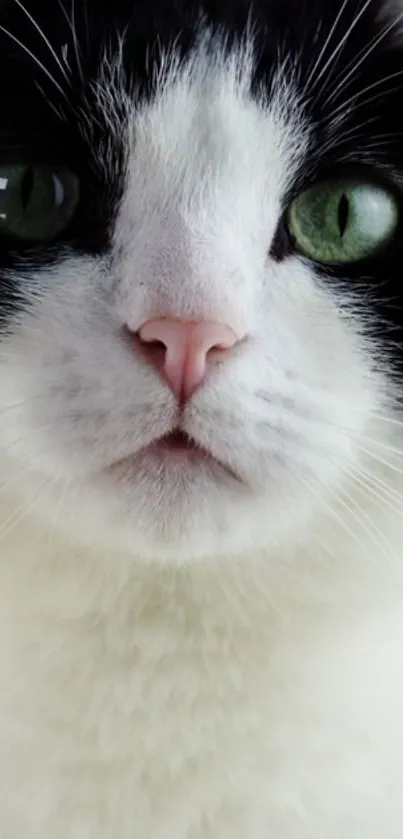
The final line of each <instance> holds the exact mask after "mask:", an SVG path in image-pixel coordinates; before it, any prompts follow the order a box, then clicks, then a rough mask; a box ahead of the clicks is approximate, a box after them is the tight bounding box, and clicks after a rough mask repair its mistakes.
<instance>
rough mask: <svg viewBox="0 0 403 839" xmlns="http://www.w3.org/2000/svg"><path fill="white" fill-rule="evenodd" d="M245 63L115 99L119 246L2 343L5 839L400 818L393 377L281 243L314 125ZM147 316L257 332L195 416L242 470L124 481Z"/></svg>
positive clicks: (150, 378) (145, 376)
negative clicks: (260, 89) (120, 169)
mask: <svg viewBox="0 0 403 839" xmlns="http://www.w3.org/2000/svg"><path fill="white" fill-rule="evenodd" d="M240 66H242V67H244V68H245V72H244V74H240V73H239V71H238V68H239V67H240ZM248 72H249V69H248V60H247V56H246V58H245V55H243V56H242V57H240V56H235V57H233V58H232V59H230V60H229V62H228V63H227V64H225V63H223V62H221V63H220V62H217V65H216V66H212V65H211V62H210V64H209V63H208V62H207V61H206V59H205V57H204V53H203V49H201V52H200V53H199V55H198V58H197V59H194V60H192V62H191V63H190V64H189V65H188V67H187V69H186V70H185V71H183V70H182V71H179V69H178V68H176V69H175V70H174V72H171V73H170V72H167V74H166V76H165V77H164V78H161V80H160V82H161V95H160V97H159V98H158V99H157V100H156V102H155V103H154V104H153V105H152V106H147V105H143V106H141V107H140V108H139V109H138V112H137V113H136V114H135V115H134V114H130V113H129V110H128V111H127V113H128V118H127V120H126V121H125V123H124V125H122V126H121V128H120V130H121V131H123V130H124V131H125V132H126V138H127V163H128V171H127V183H126V189H125V195H124V199H123V202H122V205H121V207H120V211H119V215H118V218H117V220H116V224H115V230H114V246H113V250H112V253H111V255H110V258H108V259H106V258H105V259H97V258H90V257H88V258H86V259H84V258H78V257H75V258H72V257H69V256H66V258H65V259H64V260H63V261H61V263H60V265H59V266H58V268H57V269H52V270H43V271H42V272H41V274H40V275H38V276H36V277H33V278H32V286H31V285H30V288H29V289H28V290H27V289H26V288H24V294H30V295H31V297H32V301H31V302H32V306H31V308H30V309H29V310H27V311H26V312H24V313H23V314H22V315H20V316H19V317H18V319H17V320H16V321H15V323H14V324H13V326H12V328H11V330H10V331H9V334H8V335H7V337H6V338H5V339H4V341H3V343H2V346H1V355H0V401H1V408H0V439H1V441H2V445H1V449H0V475H1V483H2V485H3V486H2V488H1V489H0V492H1V495H0V505H1V520H2V527H1V530H0V538H1V563H0V673H1V685H0V721H1V722H0V837H1V839H3V837H4V839H27V837H30V839H269V837H270V838H271V839H274V837H276V839H340V837H343V839H378V838H379V836H380V835H385V836H387V837H388V839H401V837H402V836H403V796H402V794H401V778H402V777H403V722H402V710H401V709H402V707H403V652H402V650H403V597H402V594H403V592H402V584H403V564H402V562H401V553H402V544H403V523H402V521H401V515H400V505H401V499H402V491H403V481H402V473H401V471H400V463H401V459H400V452H401V450H402V444H401V437H402V434H401V430H400V428H401V426H400V420H399V415H398V413H397V409H396V408H395V407H394V395H395V394H394V386H393V384H392V379H389V377H388V372H387V366H386V364H385V363H384V361H383V359H382V355H381V350H380V348H378V347H377V346H376V345H375V341H374V340H373V339H372V338H370V335H369V331H368V329H367V327H368V320H369V315H368V313H367V312H366V310H365V303H364V302H363V301H362V300H360V298H359V296H358V295H357V296H356V297H353V295H352V294H351V293H350V294H347V292H345V293H344V294H338V295H336V293H335V292H334V291H332V287H331V286H330V285H329V286H328V285H327V284H325V283H323V282H322V281H320V280H319V279H318V277H316V276H315V274H314V272H313V270H312V267H311V266H309V265H308V264H306V263H304V262H303V260H302V259H300V258H298V257H296V256H294V257H292V258H289V259H287V260H285V261H283V262H281V263H275V262H274V261H273V260H272V259H271V258H270V257H269V256H268V254H269V250H270V246H271V241H272V239H273V236H274V234H275V230H276V227H277V224H278V220H279V216H280V214H281V212H282V203H283V200H284V195H285V191H286V189H287V187H288V185H289V184H290V183H291V182H292V178H293V176H294V175H295V172H296V167H297V164H298V162H300V161H301V159H302V158H303V156H304V155H306V154H308V143H309V126H307V125H305V124H304V123H303V121H302V118H301V116H300V110H299V104H298V100H297V98H296V96H295V93H294V91H293V89H292V88H291V87H288V89H285V88H284V82H283V81H282V75H281V73H280V74H279V78H278V81H277V96H274V98H273V99H272V101H271V104H270V106H266V105H265V104H264V103H263V102H262V103H260V104H257V103H254V102H252V100H251V98H250V96H249V92H248V90H249V88H248ZM100 95H101V94H100ZM116 96H119V79H118V77H117V78H115V87H114V86H113V85H109V86H108V89H107V92H106V91H105V90H104V94H103V99H102V102H103V107H104V108H107V109H109V110H108V114H107V119H108V120H109V123H110V124H111V125H112V124H113V123H116V118H117V113H118V112H117V110H116V108H115V107H114V102H115V103H116ZM284 101H286V102H287V104H288V105H289V104H290V103H292V104H293V107H292V108H288V109H287V111H286V110H285V109H284V108H283V107H282V106H281V102H284ZM85 130H86V131H87V130H88V125H87V126H86V127H85ZM103 162H104V164H105V165H106V166H108V165H113V158H112V156H110V157H109V158H108V155H107V154H106V153H105V150H103ZM155 314H158V315H175V316H197V317H206V318H211V319H213V320H223V321H225V322H226V323H229V324H230V325H231V324H232V325H236V327H237V328H240V329H241V330H242V331H244V332H245V333H246V335H247V339H246V340H245V342H244V343H243V344H242V345H241V346H240V347H239V349H238V350H237V351H236V352H235V353H234V354H233V355H232V356H231V357H229V358H228V359H227V361H226V362H225V363H224V364H223V365H222V366H221V367H220V368H219V369H217V370H216V371H213V372H212V373H211V377H210V378H209V380H208V381H207V383H206V385H205V387H203V388H202V389H200V390H199V391H198V393H197V394H196V395H195V397H194V399H193V400H192V401H191V403H190V404H189V405H188V407H187V408H186V411H185V413H184V417H183V423H184V428H185V429H186V431H187V432H188V433H189V434H191V435H192V436H194V438H195V439H196V440H198V441H199V442H200V443H202V444H204V445H207V446H208V447H209V448H210V449H211V451H212V452H213V453H215V454H216V455H217V456H218V457H219V458H220V459H221V460H223V461H224V462H225V463H227V464H228V466H230V467H231V469H232V470H234V471H235V472H236V473H237V474H238V475H239V476H240V477H241V479H242V482H239V483H237V482H236V481H235V480H233V479H232V478H231V477H230V475H229V474H228V473H226V472H225V471H224V470H223V469H221V468H220V467H218V466H217V468H215V467H213V466H212V465H209V464H207V465H205V466H203V467H202V466H200V465H199V466H197V467H196V466H194V465H192V464H188V465H187V466H186V465H185V466H183V465H182V466H181V467H177V466H175V465H174V464H171V466H167V467H163V466H162V465H161V464H158V463H154V464H152V463H150V461H149V460H148V459H146V458H145V457H143V456H142V455H141V454H138V455H137V457H134V459H133V465H132V466H131V467H130V466H127V465H126V466H115V467H113V468H112V470H109V471H108V467H109V466H111V465H112V464H114V463H115V464H116V463H117V462H118V461H122V459H124V458H126V457H127V456H128V455H130V454H131V453H133V454H134V455H135V454H136V452H139V450H140V448H142V447H143V446H144V445H146V444H147V443H148V442H150V441H151V440H152V439H154V438H156V437H158V436H160V435H162V434H163V433H166V432H168V431H169V430H170V429H171V428H172V427H174V426H175V425H176V424H177V421H178V411H177V406H176V405H175V402H174V399H173V396H172V395H171V394H170V392H169V391H168V390H167V389H166V388H165V387H164V385H163V384H162V383H161V381H160V380H159V379H158V377H157V375H156V373H155V372H154V371H153V370H152V369H151V367H150V368H149V367H147V365H146V363H145V362H144V361H143V360H142V359H141V358H140V357H138V356H136V354H135V352H134V350H133V349H132V348H131V347H130V346H129V344H128V343H127V342H125V340H124V337H123V335H122V333H121V329H122V326H123V325H125V324H127V325H129V326H130V327H131V328H132V329H136V328H138V327H139V326H140V325H141V323H142V322H144V321H145V320H147V319H148V318H149V317H151V316H153V315H155ZM392 447H395V448H396V451H397V454H395V451H394V449H392ZM368 475H370V476H373V477H372V478H371V477H368ZM371 480H372V483H371V482H370V481H371ZM382 496H383V497H382Z"/></svg>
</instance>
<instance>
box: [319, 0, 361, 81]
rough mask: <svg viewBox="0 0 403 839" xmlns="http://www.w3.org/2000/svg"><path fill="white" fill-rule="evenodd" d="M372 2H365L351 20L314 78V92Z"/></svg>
mask: <svg viewBox="0 0 403 839" xmlns="http://www.w3.org/2000/svg"><path fill="white" fill-rule="evenodd" d="M372 2H373V0H367V2H366V3H364V5H363V7H362V9H361V10H360V11H359V13H358V14H357V15H356V17H355V18H354V20H353V22H352V24H351V26H350V27H349V28H348V30H347V32H346V33H345V34H344V35H343V38H342V39H341V41H339V43H338V45H337V47H336V48H335V49H334V50H333V52H332V54H331V56H330V57H329V58H328V60H327V61H326V63H325V65H324V67H322V69H321V71H320V73H319V74H318V76H317V77H316V79H315V83H314V85H313V90H314V91H316V89H317V86H318V83H319V82H320V80H321V79H322V78H323V76H324V75H325V73H326V72H327V70H328V69H329V67H331V65H332V64H333V62H334V61H335V60H336V59H337V58H338V56H339V55H340V53H341V51H342V49H343V47H344V44H345V43H346V41H348V39H349V38H350V36H351V34H352V33H353V32H354V29H355V28H356V26H357V25H358V23H359V21H360V20H361V18H362V16H363V15H364V14H365V12H366V11H367V9H368V8H369V6H370V5H371V3H372ZM327 83H328V79H327V80H326V84H327ZM322 92H323V88H322V89H321V91H320V92H319V96H321V95H322Z"/></svg>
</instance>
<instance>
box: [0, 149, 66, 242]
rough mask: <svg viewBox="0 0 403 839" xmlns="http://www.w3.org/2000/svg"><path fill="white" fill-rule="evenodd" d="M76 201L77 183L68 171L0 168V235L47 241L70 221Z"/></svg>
mask: <svg viewBox="0 0 403 839" xmlns="http://www.w3.org/2000/svg"><path fill="white" fill-rule="evenodd" d="M78 200H79V181H78V178H77V177H76V175H74V174H73V173H72V172H70V171H69V170H68V169H63V168H57V169H56V168H52V167H51V166H27V165H24V164H10V165H0V235H1V234H3V235H6V236H11V237H13V238H17V239H26V240H28V241H32V242H48V241H51V240H52V239H54V238H55V237H56V236H57V235H58V234H59V233H61V231H62V230H63V229H64V228H65V227H67V225H68V223H69V222H70V221H71V219H72V217H73V215H74V213H75V211H76V208H77V204H78Z"/></svg>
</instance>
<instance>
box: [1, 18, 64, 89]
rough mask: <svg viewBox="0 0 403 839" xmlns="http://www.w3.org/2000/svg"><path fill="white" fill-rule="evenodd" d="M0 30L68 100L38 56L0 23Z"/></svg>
mask: <svg viewBox="0 0 403 839" xmlns="http://www.w3.org/2000/svg"><path fill="white" fill-rule="evenodd" d="M0 32H3V33H4V35H7V36H8V37H9V38H11V40H12V41H14V42H15V43H16V44H18V46H19V47H21V49H22V50H24V52H25V53H26V54H27V55H29V57H30V58H32V60H33V61H34V62H35V64H36V65H37V66H38V67H39V68H40V69H41V70H42V72H43V73H45V75H46V76H47V77H48V79H50V81H51V82H52V84H53V85H54V86H55V88H56V89H57V90H58V91H59V93H60V94H61V95H62V96H63V97H64V99H66V101H68V98H67V94H66V91H65V90H63V88H62V87H61V86H60V85H59V83H58V82H57V81H56V79H55V78H54V77H53V76H52V74H51V73H50V72H49V70H48V69H47V67H45V65H44V64H42V62H41V61H40V60H39V58H37V56H36V55H35V54H34V53H33V52H31V50H30V49H29V48H28V47H27V46H26V45H25V44H24V43H23V42H22V41H20V40H19V38H16V36H15V35H13V33H12V32H10V31H9V30H8V29H6V28H5V27H4V26H1V25H0Z"/></svg>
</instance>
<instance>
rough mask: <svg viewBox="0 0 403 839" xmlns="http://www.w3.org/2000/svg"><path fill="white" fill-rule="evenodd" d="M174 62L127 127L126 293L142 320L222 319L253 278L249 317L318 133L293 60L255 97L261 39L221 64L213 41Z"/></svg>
mask: <svg viewBox="0 0 403 839" xmlns="http://www.w3.org/2000/svg"><path fill="white" fill-rule="evenodd" d="M217 56H219V52H217ZM163 66H164V73H161V75H160V78H159V80H158V84H157V87H156V95H155V97H154V99H153V101H152V102H151V103H143V104H142V105H140V106H139V107H137V108H136V107H135V105H133V111H132V114H131V119H130V120H129V124H128V129H127V176H126V187H125V192H124V196H123V200H122V204H121V207H120V211H119V214H118V217H117V220H116V223H115V230H114V255H115V268H114V271H115V273H116V275H117V276H119V278H120V289H119V291H120V296H121V297H122V299H123V297H124V305H125V308H126V311H127V309H129V311H130V313H131V316H132V318H133V317H135V318H137V319H138V323H137V324H135V323H134V322H132V323H131V325H132V327H135V326H136V325H137V326H139V325H140V324H141V322H142V320H143V319H144V318H145V317H149V316H150V315H156V314H160V313H161V306H162V307H163V308H164V307H165V309H166V311H164V313H165V314H182V315H197V316H204V317H207V318H216V317H217V315H219V314H220V312H221V310H222V309H226V308H227V307H228V306H231V303H230V298H232V299H234V293H233V292H234V289H239V287H240V286H242V287H243V293H242V294H237V295H236V296H237V297H238V309H239V310H238V312H236V311H234V312H233V317H234V318H235V320H236V321H237V322H238V321H239V320H240V319H241V312H242V310H245V307H246V309H247V308H248V305H249V304H250V300H249V299H248V292H251V291H252V283H254V284H256V277H257V276H262V269H263V265H264V261H265V259H266V257H267V254H268V251H269V250H270V246H271V242H272V239H273V236H274V234H275V231H276V228H277V225H278V222H279V219H280V217H281V213H282V204H283V200H284V195H285V192H286V190H287V188H288V186H289V185H290V183H291V182H292V179H293V178H294V177H295V174H296V171H297V169H298V168H299V167H300V166H301V164H302V163H303V160H304V155H305V153H306V149H307V142H308V135H309V129H308V127H307V126H306V125H305V124H304V122H303V119H302V116H301V108H300V105H299V102H298V99H297V93H296V91H295V89H294V87H293V85H292V84H291V82H288V81H287V79H286V76H285V73H284V70H283V68H282V67H281V66H280V67H277V68H273V73H274V81H273V85H272V93H271V95H270V97H269V98H268V99H264V98H263V96H262V98H261V99H260V101H258V100H257V99H256V98H255V97H253V96H252V94H251V78H252V72H253V57H252V50H251V48H250V47H249V48H242V49H238V50H237V51H236V52H233V53H232V54H231V55H230V57H229V58H227V59H226V60H224V59H219V58H218V57H217V59H216V60H215V61H214V59H212V57H211V54H209V55H206V52H205V50H204V49H203V48H201V49H200V51H199V52H198V53H197V54H196V56H195V57H193V58H192V60H190V61H189V62H187V63H186V64H185V65H183V66H180V65H179V64H178V62H177V61H176V60H175V59H174V58H173V59H171V61H170V62H169V61H168V58H167V59H166V61H165V63H164V62H163ZM133 265H135V266H136V271H135V274H134V271H133ZM252 277H253V278H254V280H252ZM145 288H147V296H148V302H147V305H146V308H144V305H142V301H143V303H144V295H145V292H144V289H145ZM142 289H143V291H141V290H142ZM254 291H256V288H255V289H254ZM178 292H180V294H181V300H180V306H181V308H182V311H181V312H178V311H177V307H178V304H179V301H178V298H177V295H178ZM250 296H251V295H249V297H250ZM252 296H255V295H252ZM239 329H241V330H243V325H242V324H241V323H239Z"/></svg>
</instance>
